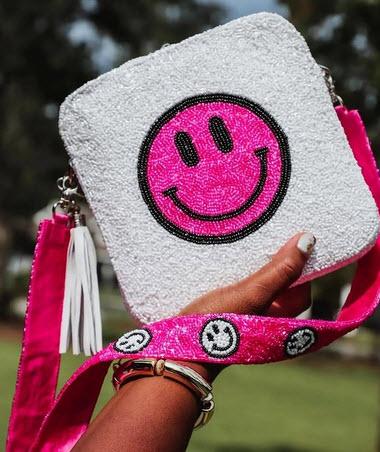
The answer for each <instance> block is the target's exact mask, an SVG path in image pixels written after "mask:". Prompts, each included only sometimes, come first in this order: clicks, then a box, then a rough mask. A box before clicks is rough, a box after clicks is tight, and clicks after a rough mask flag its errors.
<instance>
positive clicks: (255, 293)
mask: <svg viewBox="0 0 380 452" xmlns="http://www.w3.org/2000/svg"><path fill="white" fill-rule="evenodd" d="M315 241H316V240H315V237H314V236H313V235H312V234H310V233H309V232H303V233H299V234H297V235H295V236H294V237H293V238H292V239H290V240H289V241H288V242H287V243H286V244H285V245H284V246H283V247H282V248H280V250H279V251H278V252H277V253H276V254H275V255H274V256H273V257H272V260H271V262H269V263H268V264H267V265H265V266H264V267H262V268H261V269H260V270H258V271H257V272H256V273H253V274H252V275H250V276H248V277H246V278H244V279H242V280H240V281H238V282H237V283H235V284H232V285H229V286H227V287H223V288H220V289H216V290H213V291H211V292H209V293H207V294H205V295H203V296H202V297H200V298H198V299H196V300H194V301H193V302H192V303H191V304H190V305H188V306H186V308H185V309H184V310H183V311H182V312H181V314H182V315H184V314H195V313H222V312H235V313H237V314H262V313H264V312H265V311H266V310H267V309H268V308H269V306H270V305H271V303H272V302H273V301H274V300H275V299H276V298H277V297H278V296H279V294H280V293H281V292H282V291H284V290H285V289H287V288H288V287H289V286H290V285H291V284H292V283H293V282H294V281H296V280H297V279H298V278H299V276H300V275H301V273H302V270H303V268H304V266H305V263H306V261H307V260H308V258H309V256H310V254H311V252H312V251H313V248H314V244H315Z"/></svg>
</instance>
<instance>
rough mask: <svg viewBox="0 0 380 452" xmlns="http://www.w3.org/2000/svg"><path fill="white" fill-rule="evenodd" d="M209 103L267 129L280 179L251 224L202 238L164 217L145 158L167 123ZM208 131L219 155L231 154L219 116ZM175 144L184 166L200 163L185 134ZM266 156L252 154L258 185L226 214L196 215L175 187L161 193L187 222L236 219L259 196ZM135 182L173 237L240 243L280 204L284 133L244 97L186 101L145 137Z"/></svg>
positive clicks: (286, 162)
mask: <svg viewBox="0 0 380 452" xmlns="http://www.w3.org/2000/svg"><path fill="white" fill-rule="evenodd" d="M211 102H225V103H231V104H236V105H240V106H241V107H244V108H246V109H248V110H249V111H251V112H252V113H254V114H255V115H256V116H257V117H258V118H260V119H261V120H262V121H264V122H265V123H266V125H267V126H268V127H269V128H270V130H271V131H272V133H273V134H274V136H275V137H276V140H277V142H278V145H279V149H280V155H281V177H280V183H279V186H278V189H277V191H276V194H275V195H274V197H273V200H272V202H271V203H270V204H269V206H268V207H267V208H266V209H265V210H264V212H263V213H262V214H261V215H260V217H258V218H256V219H255V220H253V221H252V222H251V223H250V224H248V225H246V226H244V227H242V228H241V229H239V230H237V231H234V232H229V233H226V234H221V235H201V234H195V233H192V232H190V231H187V230H186V229H183V228H181V227H180V226H177V225H176V224H174V223H172V222H171V221H170V220H169V219H168V218H166V217H165V216H164V214H163V213H162V211H161V209H160V208H159V206H158V205H157V204H156V201H155V200H154V197H153V195H152V193H151V190H150V187H149V183H148V177H147V173H148V158H149V152H150V149H151V146H152V144H153V142H154V140H155V138H156V137H157V135H158V133H159V132H160V130H161V128H162V127H163V126H164V125H165V124H166V123H168V122H169V121H170V120H171V119H173V118H174V117H175V116H176V115H177V114H178V113H180V112H182V111H183V110H185V109H187V108H188V107H191V106H193V105H197V104H200V103H211ZM209 130H210V132H211V134H212V135H213V138H214V140H215V143H216V145H217V148H218V149H219V150H220V152H222V153H228V152H231V151H232V150H233V143H232V140H231V136H230V135H229V132H228V130H227V129H226V127H225V125H224V124H223V122H222V120H221V118H219V117H218V116H214V117H212V118H211V120H210V123H209ZM175 144H176V146H177V149H178V150H179V153H180V156H181V158H182V160H183V162H184V163H185V164H186V165H187V166H189V167H193V166H196V165H197V164H198V162H199V156H198V154H197V152H196V149H195V148H194V146H193V143H192V140H191V137H190V136H189V135H188V134H187V133H186V132H179V133H178V134H177V135H176V137H175ZM267 152H268V148H266V147H263V148H260V149H258V150H257V151H256V152H255V156H257V157H258V158H259V159H260V170H261V172H260V178H259V181H258V183H257V185H256V187H255V188H254V190H253V192H252V194H251V195H250V196H249V198H248V199H247V200H246V201H245V202H244V203H243V204H242V205H241V206H240V207H238V208H237V209H234V210H232V211H229V212H224V213H221V214H216V215H208V214H204V213H201V212H195V211H194V210H193V209H191V208H190V207H189V206H187V205H186V204H185V203H184V202H183V201H181V199H180V197H179V195H178V194H177V192H178V188H177V187H176V186H173V187H169V188H168V189H166V190H164V191H163V193H162V194H163V195H164V196H167V197H169V198H170V199H171V200H172V202H173V203H174V205H176V206H177V208H178V209H179V210H180V211H181V212H183V213H185V214H186V215H188V216H189V217H190V218H194V219H196V220H200V221H209V222H211V221H215V222H219V221H223V220H227V219H230V218H234V217H237V216H238V215H239V214H242V213H243V212H245V211H246V210H247V209H248V208H249V207H251V206H252V205H253V204H254V202H255V201H256V199H257V198H258V197H259V196H260V194H261V193H262V191H263V189H264V187H265V183H266V180H267V175H268V161H267ZM137 171H138V181H139V186H140V190H141V194H142V197H143V199H144V201H145V203H146V204H147V206H148V208H149V210H150V212H151V214H152V215H153V217H154V218H155V219H156V220H157V222H158V223H159V224H160V225H161V226H163V227H164V228H165V229H166V230H167V231H169V232H170V233H171V234H174V235H175V236H177V237H179V238H181V239H184V240H187V241H189V242H193V243H199V244H219V243H220V244H222V243H231V242H235V241H237V240H240V239H242V238H244V237H246V236H247V235H249V234H251V233H252V232H254V231H256V230H258V229H259V228H261V226H263V225H264V224H265V223H266V222H267V221H269V220H270V219H271V218H272V216H273V215H274V213H275V212H276V210H277V209H278V207H279V206H280V204H281V203H282V201H283V199H284V197H285V195H286V192H287V189H288V186H289V180H290V172H291V163H290V153H289V146H288V139H287V137H286V135H285V133H284V132H283V131H282V129H281V127H280V126H279V125H278V124H277V122H276V121H275V120H274V118H273V117H272V116H271V115H270V114H269V113H267V112H266V111H265V110H264V109H263V108H262V107H261V106H260V105H258V104H256V103H254V102H252V101H250V100H249V99H246V98H244V97H240V96H235V95H232V94H224V93H213V94H201V95H198V96H193V97H189V98H187V99H184V100H183V101H181V102H179V103H178V104H176V105H174V106H173V107H171V108H170V109H169V110H167V111H166V112H165V113H164V114H163V115H162V116H160V117H159V118H158V119H157V120H156V121H155V122H154V124H153V125H152V127H151V129H150V130H149V132H148V134H147V135H146V137H145V139H144V141H143V143H142V146H141V149H140V154H139V158H138V165H137Z"/></svg>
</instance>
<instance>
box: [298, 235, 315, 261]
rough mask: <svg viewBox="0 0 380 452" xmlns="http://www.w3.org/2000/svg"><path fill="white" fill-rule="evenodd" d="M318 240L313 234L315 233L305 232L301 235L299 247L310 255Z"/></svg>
mask: <svg viewBox="0 0 380 452" xmlns="http://www.w3.org/2000/svg"><path fill="white" fill-rule="evenodd" d="M315 242H316V238H315V237H314V236H313V234H310V232H305V233H304V234H302V235H301V237H300V238H299V240H298V243H297V248H298V249H299V250H300V251H301V252H302V253H304V254H306V255H307V256H310V254H311V253H312V251H313V248H314V245H315Z"/></svg>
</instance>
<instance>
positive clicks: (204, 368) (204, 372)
mask: <svg viewBox="0 0 380 452" xmlns="http://www.w3.org/2000/svg"><path fill="white" fill-rule="evenodd" d="M175 362H176V363H178V364H180V365H181V366H187V367H190V369H193V370H195V372H197V373H199V375H200V376H201V377H203V378H204V379H205V380H206V381H207V382H209V383H212V382H213V381H214V380H215V378H216V377H217V376H218V375H219V373H220V372H221V371H222V370H223V369H224V368H225V367H226V366H224V365H221V364H210V363H202V362H196V361H181V360H177V359H176V360H175Z"/></svg>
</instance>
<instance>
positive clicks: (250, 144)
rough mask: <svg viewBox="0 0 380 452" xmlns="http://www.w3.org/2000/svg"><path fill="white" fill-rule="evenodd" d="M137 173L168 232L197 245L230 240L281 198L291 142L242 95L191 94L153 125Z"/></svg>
mask: <svg viewBox="0 0 380 452" xmlns="http://www.w3.org/2000/svg"><path fill="white" fill-rule="evenodd" d="M138 178H139V184H140V189H141V193H142V196H143V198H144V201H145V202H146V204H147V205H148V207H149V210H150V211H151V213H152V215H153V216H154V218H155V219H156V220H157V221H158V222H159V223H160V224H161V225H162V226H163V227H164V228H165V229H167V230H168V231H169V232H171V233H172V234H174V235H176V236H177V237H180V238H182V239H185V240H188V241H191V242H195V243H203V244H215V243H229V242H233V241H236V240H239V239H241V238H243V237H245V236H247V235H248V234H251V233H252V232H254V231H256V230H257V229H259V228H260V227H261V226H262V225H263V224H264V223H266V222H267V221H268V220H269V219H270V218H271V217H272V216H273V215H274V213H275V212H276V210H277V209H278V207H279V206H280V204H281V202H282V200H283V199H284V196H285V194H286V191H287V188H288V185H289V178H290V155H289V148H288V140H287V137H286V135H285V134H284V132H283V131H282V129H281V128H280V126H279V125H278V124H277V122H276V121H275V120H274V119H273V117H272V116H271V115H269V114H268V113H267V112H266V111H265V110H264V109H263V108H262V107H261V106H260V105H258V104H255V103H253V102H252V101H250V100H248V99H246V98H243V97H239V96H233V95H230V94H204V95H199V96H195V97H190V98H187V99H185V100H183V101H182V102H180V103H179V104H177V105H175V106H173V107H172V108H170V109H169V110H168V111H166V112H165V113H164V114H163V115H162V116H161V117H160V118H158V120H157V121H156V122H155V123H154V124H153V126H152V127H151V129H150V131H149V132H148V134H147V136H146V138H145V140H144V142H143V144H142V147H141V151H140V155H139V162H138Z"/></svg>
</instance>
